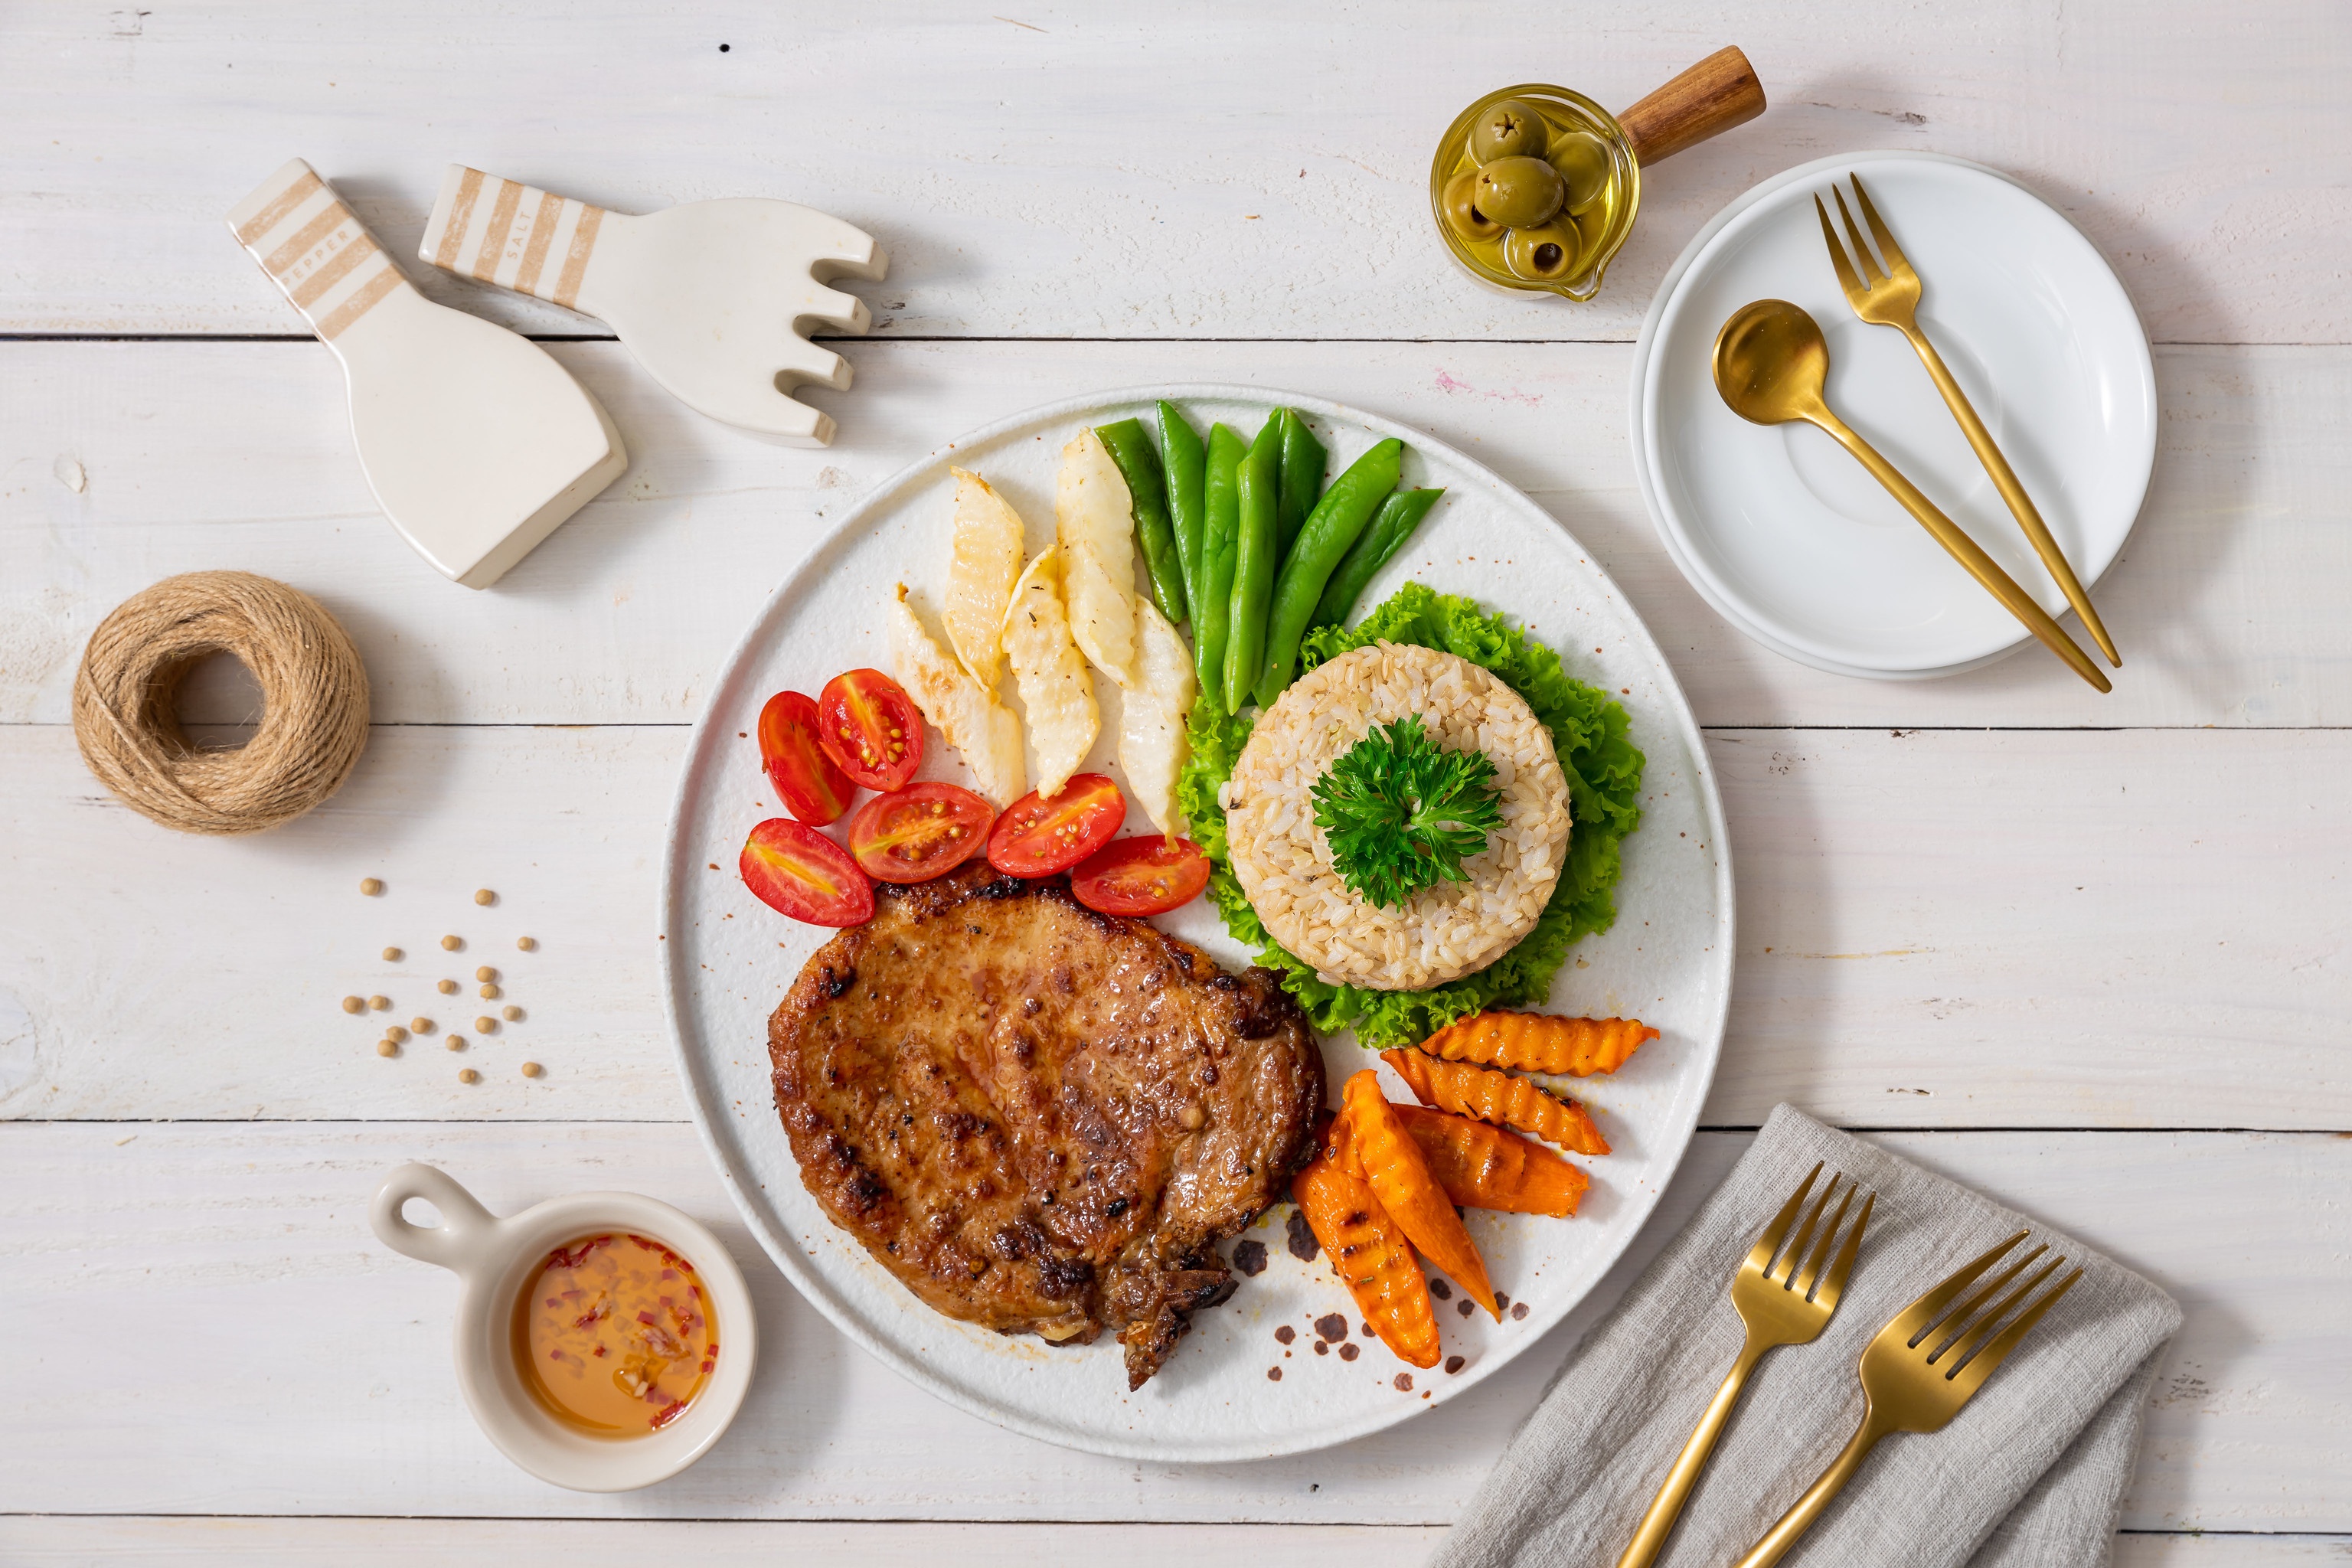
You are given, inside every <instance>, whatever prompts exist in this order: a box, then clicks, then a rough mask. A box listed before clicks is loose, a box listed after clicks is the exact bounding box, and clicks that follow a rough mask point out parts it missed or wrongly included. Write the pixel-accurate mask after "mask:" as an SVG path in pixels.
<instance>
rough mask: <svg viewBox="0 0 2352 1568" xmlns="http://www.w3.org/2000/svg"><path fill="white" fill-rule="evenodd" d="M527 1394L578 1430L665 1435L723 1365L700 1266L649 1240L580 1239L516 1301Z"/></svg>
mask: <svg viewBox="0 0 2352 1568" xmlns="http://www.w3.org/2000/svg"><path fill="white" fill-rule="evenodd" d="M512 1344H513V1349H514V1357H515V1363H516V1365H517V1367H518V1368H519V1369H520V1371H521V1373H522V1381H523V1384H524V1386H526V1387H527V1388H529V1389H530V1393H531V1397H533V1398H534V1399H536V1400H538V1401H539V1403H540V1405H541V1407H542V1408H544V1409H545V1410H546V1411H547V1412H548V1413H549V1414H550V1415H554V1416H555V1417H556V1418H557V1419H558V1420H560V1421H562V1423H563V1424H564V1425H566V1426H571V1427H572V1428H573V1429H574V1430H577V1431H582V1432H586V1433H589V1434H591V1435H593V1436H599V1437H635V1436H643V1435H644V1434H646V1433H647V1432H656V1431H659V1430H660V1429H661V1428H662V1427H664V1426H668V1425H669V1424H670V1423H671V1422H673V1421H675V1420H677V1418H678V1417H679V1416H680V1415H685V1414H686V1408H687V1406H688V1405H691V1404H693V1403H694V1400H695V1396H696V1395H698V1394H700V1393H701V1392H702V1390H703V1389H704V1387H705V1386H706V1385H708V1384H709V1382H710V1372H711V1368H712V1367H713V1366H714V1365H715V1364H716V1363H717V1362H718V1359H719V1325H718V1323H717V1321H716V1320H715V1319H714V1318H713V1316H712V1313H711V1307H710V1298H709V1293H708V1292H706V1291H705V1290H704V1289H703V1288H702V1279H701V1277H700V1276H699V1275H698V1274H696V1273H695V1271H694V1265H693V1264H691V1263H688V1261H687V1260H686V1259H685V1258H680V1257H679V1256H678V1255H677V1253H676V1252H674V1251H672V1250H671V1249H670V1248H669V1247H666V1246H664V1245H663V1244H662V1243H660V1242H659V1241H656V1240H655V1239H654V1238H653V1237H646V1236H632V1235H629V1234H626V1233H625V1232H615V1233H612V1234H608V1235H602V1236H583V1237H579V1238H578V1239H577V1240H574V1241H572V1242H571V1243H569V1244H567V1245H566V1246H562V1247H557V1248H556V1249H555V1250H554V1251H552V1252H551V1253H549V1254H548V1255H547V1260H546V1261H545V1262H544V1263H542V1264H541V1265H540V1267H539V1270H538V1272H537V1273H535V1274H533V1275H532V1276H531V1279H530V1283H529V1284H528V1285H527V1286H526V1287H525V1288H524V1289H523V1290H522V1292H521V1293H520V1295H518V1296H517V1297H516V1298H515V1309H514V1322H513V1329H512Z"/></svg>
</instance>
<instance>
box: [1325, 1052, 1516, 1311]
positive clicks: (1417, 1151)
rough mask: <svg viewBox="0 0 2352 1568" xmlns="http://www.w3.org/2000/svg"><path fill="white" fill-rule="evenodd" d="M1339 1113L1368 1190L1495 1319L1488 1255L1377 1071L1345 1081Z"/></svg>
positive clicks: (1425, 1253)
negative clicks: (1483, 1255) (1400, 1115)
mask: <svg viewBox="0 0 2352 1568" xmlns="http://www.w3.org/2000/svg"><path fill="white" fill-rule="evenodd" d="M1340 1099H1341V1101H1342V1103H1343V1106H1344V1109H1343V1110H1341V1112H1340V1114H1341V1116H1342V1117H1343V1118H1344V1119H1345V1120H1346V1121H1347V1123H1348V1130H1347V1134H1346V1136H1347V1140H1348V1145H1349V1149H1350V1151H1351V1152H1353V1154H1354V1156H1355V1160H1356V1163H1357V1164H1358V1165H1360V1166H1361V1167H1362V1169H1363V1173H1364V1180H1365V1181H1366V1182H1368V1183H1370V1185H1371V1189H1372V1195H1373V1196H1374V1197H1377V1198H1379V1199H1380V1200H1381V1207H1382V1208H1384V1209H1386V1210H1388V1211H1389V1216H1390V1217H1391V1219H1394V1220H1395V1221H1396V1222H1397V1225H1398V1226H1399V1227H1400V1228H1402V1230H1403V1231H1404V1234H1405V1239H1406V1240H1408V1241H1410V1242H1412V1245H1413V1249H1414V1250H1415V1251H1417V1252H1419V1253H1420V1254H1421V1255H1422V1256H1423V1258H1428V1259H1429V1260H1430V1262H1432V1263H1433V1264H1435V1265H1436V1266H1437V1267H1438V1268H1441V1269H1443V1270H1444V1271H1445V1272H1446V1273H1447V1274H1449V1275H1451V1276H1453V1279H1454V1283H1455V1284H1456V1285H1459V1286H1461V1287H1462V1289H1463V1293H1464V1294H1465V1295H1467V1296H1468V1297H1469V1298H1470V1299H1471V1300H1474V1301H1475V1302H1477V1303H1478V1304H1479V1305H1480V1306H1482V1307H1484V1308H1486V1310H1487V1311H1488V1312H1489V1313H1490V1314H1492V1315H1493V1316H1494V1317H1495V1318H1496V1320H1498V1321H1499V1320H1500V1319H1501V1317H1502V1315H1503V1310H1502V1308H1500V1307H1499V1306H1497V1305H1496V1302H1495V1288H1494V1286H1492V1285H1490V1284H1488V1283H1487V1281H1486V1259H1485V1258H1480V1257H1479V1256H1478V1247H1477V1245H1476V1244H1475V1242H1473V1241H1472V1240H1471V1239H1470V1233H1469V1232H1468V1231H1466V1230H1465V1229H1463V1228H1462V1216H1461V1215H1458V1214H1455V1213H1454V1205H1453V1204H1452V1203H1451V1202H1449V1201H1448V1200H1447V1198H1446V1196H1445V1189H1444V1188H1443V1187H1441V1186H1439V1185H1438V1184H1437V1178H1436V1177H1434V1176H1433V1175H1431V1174H1430V1173H1429V1162H1428V1161H1426V1160H1424V1159H1423V1158H1422V1153H1421V1145H1420V1144H1418V1143H1416V1142H1413V1141H1412V1134H1411V1133H1409V1132H1407V1131H1405V1130H1404V1123H1403V1122H1402V1121H1398V1120H1397V1119H1396V1114H1395V1108H1394V1107H1392V1106H1391V1105H1390V1104H1389V1102H1388V1097H1387V1096H1386V1095H1384V1094H1382V1093H1381V1075H1380V1074H1378V1073H1376V1072H1374V1071H1373V1070H1372V1069H1371V1068H1364V1070H1363V1071H1361V1072H1360V1073H1358V1074H1356V1076H1355V1077H1353V1078H1351V1079H1349V1080H1348V1088H1347V1090H1346V1092H1345V1093H1344V1094H1342V1095H1341V1097H1340Z"/></svg>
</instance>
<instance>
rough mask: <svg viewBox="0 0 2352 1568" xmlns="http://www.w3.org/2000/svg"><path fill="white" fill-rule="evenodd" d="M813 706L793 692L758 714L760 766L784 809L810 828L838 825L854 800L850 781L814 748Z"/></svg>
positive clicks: (818, 747) (821, 750)
mask: <svg viewBox="0 0 2352 1568" xmlns="http://www.w3.org/2000/svg"><path fill="white" fill-rule="evenodd" d="M816 726H817V718H816V704H815V703H814V702H813V701H811V700H809V699H808V698H806V697H803V695H801V693H799V692H797V691H779V692H777V693H776V694H775V695H774V696H773V697H771V698H769V699H768V705H767V706H766V707H765V708H762V709H761V710H760V765H761V766H762V767H764V768H766V769H767V770H768V782H769V783H770V784H773V785H775V787H776V796H777V798H778V799H780V800H782V802H783V805H784V809H785V810H786V811H789V812H791V813H792V814H793V816H796V817H798V818H800V819H801V820H802V821H803V822H805V823H808V824H809V825H810V826H814V827H823V826H824V825H825V824H826V823H828V822H835V821H838V820H839V819H840V816H841V814H842V813H843V812H845V811H847V810H848V809H849V803H850V801H851V800H852V799H854V798H855V797H856V794H857V786H856V784H851V783H850V782H849V775H848V774H846V773H843V772H842V771H841V770H840V769H839V768H837V767H835V766H834V764H833V759H832V758H831V757H828V756H826V755H825V754H824V747H823V746H821V745H819V744H817V729H816Z"/></svg>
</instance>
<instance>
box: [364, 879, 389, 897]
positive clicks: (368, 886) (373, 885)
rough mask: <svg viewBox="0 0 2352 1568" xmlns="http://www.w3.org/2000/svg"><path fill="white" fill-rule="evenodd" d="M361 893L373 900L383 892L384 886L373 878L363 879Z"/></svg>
mask: <svg viewBox="0 0 2352 1568" xmlns="http://www.w3.org/2000/svg"><path fill="white" fill-rule="evenodd" d="M360 891H361V892H362V893H365V894H366V895H367V896H368V897H369V898H371V899H373V898H374V897H375V896H376V895H377V894H378V893H381V892H383V883H382V882H380V881H378V880H376V879H374V878H373V877H362V878H361V879H360Z"/></svg>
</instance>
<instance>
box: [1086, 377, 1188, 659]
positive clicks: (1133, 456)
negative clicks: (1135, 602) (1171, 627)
mask: <svg viewBox="0 0 2352 1568" xmlns="http://www.w3.org/2000/svg"><path fill="white" fill-rule="evenodd" d="M1095 434H1096V435H1097V436H1099V437H1102V444H1103V445H1104V446H1105V447H1108V449H1109V451H1110V460H1111V461H1112V462H1114V463H1117V464H1118V471H1119V473H1120V474H1121V475H1122V476H1124V477H1125V478H1126V479H1127V498H1128V505H1129V510H1130V511H1131V512H1132V514H1133V515H1134V518H1135V540H1136V542H1137V543H1138V544H1140V545H1141V546H1143V569H1144V572H1145V574H1146V575H1148V576H1149V577H1150V579H1151V597H1152V599H1153V600H1154V601H1155V602H1156V603H1157V604H1158V605H1160V614H1161V615H1163V616H1167V617H1168V619H1169V620H1170V621H1171V622H1181V621H1182V620H1183V619H1184V569H1183V564H1182V563H1181V562H1180V561H1179V560H1178V559H1177V556H1176V525H1175V523H1174V522H1172V521H1170V519H1169V516H1168V479H1167V477H1166V476H1165V475H1163V474H1162V473H1161V472H1160V454H1159V453H1157V452H1155V451H1153V450H1152V449H1151V437H1149V436H1146V435H1145V434H1144V433H1143V421H1142V420H1140V419H1122V420H1120V421H1119V422H1118V424H1116V425H1103V426H1097V427H1096V429H1095Z"/></svg>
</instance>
